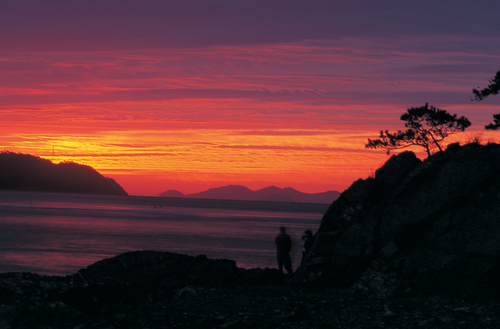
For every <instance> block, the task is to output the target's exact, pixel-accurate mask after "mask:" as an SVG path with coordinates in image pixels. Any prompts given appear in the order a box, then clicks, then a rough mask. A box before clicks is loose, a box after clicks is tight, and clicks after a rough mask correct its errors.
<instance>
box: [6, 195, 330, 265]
mask: <svg viewBox="0 0 500 329" xmlns="http://www.w3.org/2000/svg"><path fill="white" fill-rule="evenodd" d="M326 207H327V206H326V205H311V204H291V203H281V202H278V203H271V202H250V201H248V202H247V201H227V200H224V201H222V200H199V199H198V200H197V199H189V200H186V199H175V198H150V197H149V198H146V197H109V196H81V195H71V194H56V193H32V192H12V191H0V237H1V239H0V251H1V254H0V272H9V271H15V272H21V271H29V272H36V273H39V274H50V275H65V274H72V273H74V272H76V271H78V270H79V269H80V268H83V267H85V266H88V265H90V264H92V263H94V262H96V261H98V260H101V259H103V258H108V257H112V256H115V255H117V254H120V253H123V252H126V251H132V250H159V251H169V252H178V253H183V254H188V255H193V256H194V255H199V254H205V255H207V257H209V258H228V259H232V260H235V261H236V262H237V265H238V266H239V267H245V268H251V267H276V265H275V263H276V260H275V249H274V237H275V236H276V234H277V233H278V228H279V226H286V227H287V228H288V234H290V236H291V237H292V240H293V244H294V246H293V250H292V259H293V263H294V266H295V267H296V266H297V265H298V262H299V261H300V248H299V243H300V236H301V235H302V232H303V231H304V230H306V229H312V230H313V231H316V230H317V228H318V227H319V224H320V221H321V217H322V212H324V211H325V210H326Z"/></svg>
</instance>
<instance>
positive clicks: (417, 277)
mask: <svg viewBox="0 0 500 329" xmlns="http://www.w3.org/2000/svg"><path fill="white" fill-rule="evenodd" d="M499 278H500V145H497V144H489V145H486V146H483V145H478V144H468V145H465V146H459V145H458V144H452V145H450V146H449V147H448V148H447V150H446V151H444V152H440V153H437V154H435V155H433V156H431V157H429V158H428V159H426V160H425V161H421V160H419V159H418V158H416V157H415V155H414V154H413V153H412V152H403V153H401V154H399V155H394V156H392V157H391V158H390V159H389V160H388V161H387V162H386V163H385V165H384V166H383V167H381V168H380V169H378V170H377V171H376V173H375V177H374V178H367V179H365V180H361V179H360V180H358V181H356V182H354V183H353V184H352V185H351V187H349V189H347V190H346V191H345V192H343V193H342V195H341V196H340V198H339V199H337V200H336V201H335V202H334V203H333V204H332V205H331V206H330V207H329V209H328V211H327V212H326V213H325V215H324V217H323V219H322V222H321V226H320V228H319V230H318V232H317V233H316V235H315V244H314V246H313V248H312V250H311V253H310V254H309V255H308V257H307V259H306V262H305V264H304V265H303V266H301V267H300V268H299V269H298V271H297V272H296V275H295V278H294V281H293V282H294V284H297V285H303V284H305V285H309V286H310V287H314V286H325V285H329V286H340V287H353V289H355V290H357V291H359V292H364V293H367V294H379V295H390V294H397V293H402V292H409V291H414V292H421V293H437V292H441V293H442V292H444V293H450V294H456V295H460V296H464V295H467V296H478V297H479V296H496V297H498V296H499V294H500V280H499Z"/></svg>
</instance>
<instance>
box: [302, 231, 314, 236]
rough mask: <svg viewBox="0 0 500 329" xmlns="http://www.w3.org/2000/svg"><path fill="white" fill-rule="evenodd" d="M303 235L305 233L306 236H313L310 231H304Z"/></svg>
mask: <svg viewBox="0 0 500 329" xmlns="http://www.w3.org/2000/svg"><path fill="white" fill-rule="evenodd" d="M304 233H305V234H306V235H313V232H312V231H311V230H306V231H305V232H304Z"/></svg>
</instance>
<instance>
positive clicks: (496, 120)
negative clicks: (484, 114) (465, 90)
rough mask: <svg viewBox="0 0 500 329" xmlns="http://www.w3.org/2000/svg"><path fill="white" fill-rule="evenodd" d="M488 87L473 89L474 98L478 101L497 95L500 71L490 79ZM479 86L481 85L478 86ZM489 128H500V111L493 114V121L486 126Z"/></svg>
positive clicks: (499, 88)
mask: <svg viewBox="0 0 500 329" xmlns="http://www.w3.org/2000/svg"><path fill="white" fill-rule="evenodd" d="M489 83H490V84H489V85H488V87H486V88H484V89H481V90H478V89H476V88H474V89H472V92H473V93H474V95H475V97H474V99H475V100H476V101H478V102H480V101H482V100H483V99H485V98H486V97H488V96H489V95H496V94H498V92H499V91H500V71H498V72H497V74H496V75H495V77H493V79H491V80H489ZM478 88H479V87H478ZM484 127H485V128H486V129H487V130H497V129H499V128H500V113H497V114H493V123H490V124H489V125H486V126H484Z"/></svg>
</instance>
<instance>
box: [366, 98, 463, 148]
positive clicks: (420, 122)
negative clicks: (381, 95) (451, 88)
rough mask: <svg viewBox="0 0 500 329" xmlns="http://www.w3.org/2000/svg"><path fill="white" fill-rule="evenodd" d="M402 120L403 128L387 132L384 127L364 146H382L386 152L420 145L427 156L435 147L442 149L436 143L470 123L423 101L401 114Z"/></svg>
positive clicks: (438, 143)
mask: <svg viewBox="0 0 500 329" xmlns="http://www.w3.org/2000/svg"><path fill="white" fill-rule="evenodd" d="M401 120H403V121H406V123H405V127H406V128H408V129H407V130H405V131H402V130H398V131H397V132H394V133H390V132H389V131H388V130H386V131H383V130H382V131H380V137H379V139H374V140H371V139H368V144H366V145H365V147H366V148H373V149H376V148H386V149H387V154H389V153H390V151H391V150H395V149H402V148H406V147H410V146H421V147H423V148H424V149H425V151H426V152H427V155H431V151H432V150H433V149H434V148H437V149H438V150H439V151H442V150H443V149H442V148H441V145H440V143H441V142H442V141H443V140H444V139H445V138H446V137H448V136H449V135H451V134H454V133H456V132H460V131H464V130H465V128H467V127H469V126H470V125H471V123H470V121H469V120H468V119H467V118H466V117H463V116H462V117H460V118H459V117H457V115H456V114H453V115H451V114H450V113H448V112H446V111H445V110H440V109H438V108H436V107H434V106H429V104H428V103H425V105H424V106H421V107H412V108H409V109H408V110H407V112H406V113H405V114H403V115H402V116H401Z"/></svg>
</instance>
